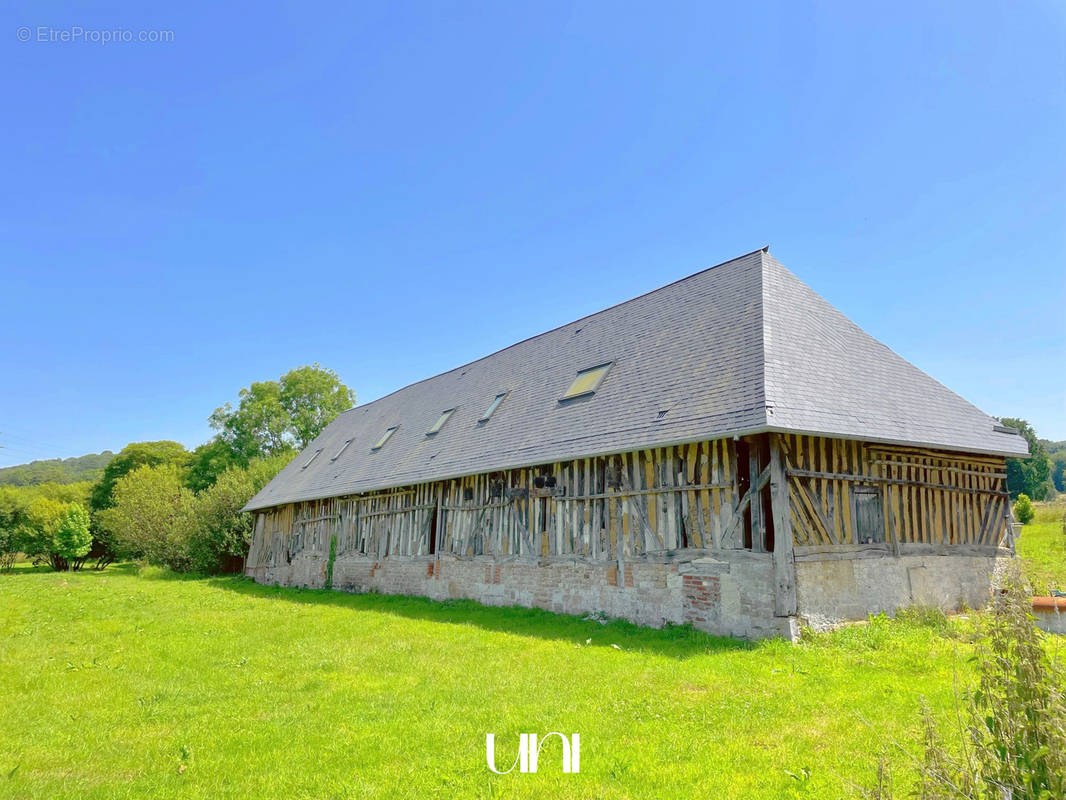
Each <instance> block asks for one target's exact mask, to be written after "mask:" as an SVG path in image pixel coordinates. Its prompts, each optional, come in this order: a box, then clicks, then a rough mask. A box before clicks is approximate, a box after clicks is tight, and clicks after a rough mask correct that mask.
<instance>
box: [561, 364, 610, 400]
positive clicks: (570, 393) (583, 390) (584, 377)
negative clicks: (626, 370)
mask: <svg viewBox="0 0 1066 800" xmlns="http://www.w3.org/2000/svg"><path fill="white" fill-rule="evenodd" d="M612 363H613V362H611V361H608V362H607V363H606V364H600V365H599V366H596V367H589V368H588V369H583V370H581V371H579V372H578V373H577V377H576V378H574V382H573V383H571V384H570V388H569V389H567V390H566V394H564V395H563V397H562V399H563V400H572V399H573V398H575V397H584V396H585V395H588V394H594V393H595V392H596V390H597V389H598V388H600V384H601V383H603V379H604V378H605V377H606V375H607V371H608V370H610V368H611V364H612Z"/></svg>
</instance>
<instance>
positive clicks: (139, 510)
mask: <svg viewBox="0 0 1066 800" xmlns="http://www.w3.org/2000/svg"><path fill="white" fill-rule="evenodd" d="M112 502H113V505H112V506H111V508H108V509H104V510H103V511H100V512H99V513H98V514H97V520H98V524H99V525H100V526H101V527H102V528H104V529H105V530H106V531H107V532H108V533H109V534H110V536H111V538H112V541H113V543H114V547H115V549H116V551H117V552H118V553H120V554H122V555H125V556H129V557H132V558H144V559H146V560H148V561H149V562H151V563H153V564H158V565H160V566H165V567H169V568H170V569H174V570H185V569H188V568H189V567H190V566H191V563H190V559H189V541H190V539H191V538H192V535H193V532H194V529H195V524H196V518H195V496H194V495H193V493H192V492H190V491H189V490H188V489H186V488H185V486H184V485H183V481H182V475H181V473H180V471H179V469H178V467H177V466H175V465H174V464H164V465H161V466H156V467H151V466H144V467H139V468H137V469H135V470H133V471H132V472H130V473H129V474H127V475H123V476H122V477H121V478H119V479H118V480H117V481H116V482H115V488H114V493H113V496H112Z"/></svg>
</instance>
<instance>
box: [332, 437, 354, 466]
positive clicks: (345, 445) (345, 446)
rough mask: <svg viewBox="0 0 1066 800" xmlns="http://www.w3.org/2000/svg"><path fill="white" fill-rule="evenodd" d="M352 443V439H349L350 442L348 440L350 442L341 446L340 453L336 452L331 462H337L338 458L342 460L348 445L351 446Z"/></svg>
mask: <svg viewBox="0 0 1066 800" xmlns="http://www.w3.org/2000/svg"><path fill="white" fill-rule="evenodd" d="M351 443H352V440H351V439H349V440H348V441H346V442H345V443H344V444H342V445H341V449H340V450H338V451H337V452H336V453H335V454H334V456H333V458H331V459H330V461H336V460H337V459H338V458H340V457H341V453H343V452H344V451H345V450H347V449H348V445H350V444H351Z"/></svg>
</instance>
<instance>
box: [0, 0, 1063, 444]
mask: <svg viewBox="0 0 1066 800" xmlns="http://www.w3.org/2000/svg"><path fill="white" fill-rule="evenodd" d="M22 26H25V27H27V28H28V29H29V30H30V32H31V41H28V42H21V41H19V39H18V36H19V34H18V29H19V28H20V27H22ZM77 27H80V28H81V29H83V30H86V31H89V30H108V31H113V30H116V29H118V30H129V31H133V32H134V35H136V32H137V31H140V30H165V31H172V32H173V34H172V39H173V41H170V42H164V43H140V42H129V43H126V42H111V43H106V44H105V43H99V42H86V41H68V42H63V41H38V40H37V38H38V36H39V35H40V34H39V29H41V28H43V29H45V33H44V36H45V38H48V37H50V36H61V35H63V32H69V31H71V30H72V29H75V28H77ZM71 35H73V34H71ZM83 36H84V34H83ZM0 42H2V45H0V68H2V69H3V74H4V76H5V80H4V81H3V88H2V90H0V91H2V92H3V106H2V107H3V115H4V124H3V125H2V126H0V153H2V154H3V155H2V158H3V176H4V180H3V186H4V191H3V192H2V194H0V270H2V273H0V295H2V297H3V305H2V308H3V329H4V331H5V333H6V346H5V347H4V348H3V355H2V356H0V370H2V371H0V374H2V375H3V386H2V390H0V444H3V445H4V446H5V448H6V449H4V450H0V464H11V463H19V462H22V461H27V460H29V459H31V458H47V457H59V456H73V455H79V454H82V453H86V452H95V451H99V450H102V449H105V448H109V449H112V450H118V449H119V448H121V447H122V446H123V445H125V444H126V443H127V442H130V441H139V440H145V439H176V440H178V441H180V442H183V443H185V444H186V445H188V446H190V447H191V446H194V445H196V444H198V443H200V442H202V441H204V440H206V439H207V438H208V437H209V436H210V434H211V431H210V429H209V428H208V425H207V421H206V420H207V416H208V414H210V413H211V411H212V410H213V409H214V408H215V407H216V406H219V405H221V404H222V403H223V402H225V401H226V400H232V399H235V397H236V395H237V392H238V390H239V389H240V388H241V387H242V386H246V385H248V384H249V383H250V382H251V381H254V380H263V379H272V378H276V377H278V376H279V375H280V374H281V373H283V372H285V371H286V370H287V369H289V368H291V367H294V366H297V365H300V364H306V363H311V362H315V361H318V362H321V363H322V364H323V365H326V366H329V367H331V368H333V369H335V370H337V372H338V373H339V374H340V375H341V377H342V379H343V380H345V382H347V383H348V384H349V385H350V386H351V387H352V388H354V389H355V390H356V392H357V394H358V397H359V400H360V401H361V402H363V401H368V400H372V399H374V398H376V397H379V396H381V395H382V394H385V393H388V392H389V391H392V390H394V389H396V388H399V387H401V386H403V385H405V384H407V383H409V382H411V381H414V380H417V379H419V378H422V377H426V376H428V375H430V374H434V373H437V372H440V371H443V370H445V369H448V368H451V367H453V366H456V365H458V364H460V363H463V362H466V361H469V360H471V359H474V358H476V357H478V356H481V355H483V354H485V353H488V352H491V351H493V350H496V349H498V348H500V347H503V346H506V345H508V344H510V343H512V342H514V341H516V340H519V339H522V338H524V337H527V336H530V335H532V334H536V333H538V332H541V331H543V330H546V329H548V328H551V327H553V326H556V325H558V324H561V323H564V322H566V321H568V320H571V319H574V318H576V317H579V316H582V315H584V314H586V313H589V312H592V311H596V310H598V309H600V308H603V307H605V306H608V305H610V304H613V303H615V302H618V301H621V300H624V299H626V298H629V297H631V296H634V295H636V294H639V293H641V292H644V291H647V290H649V289H652V288H654V287H656V286H659V285H662V284H664V283H668V282H670V281H672V280H675V279H677V278H679V277H682V276H684V275H687V274H690V273H692V272H695V271H697V270H699V269H701V268H703V267H706V266H709V265H711V264H715V263H718V262H720V261H723V260H726V259H729V258H731V257H733V256H736V255H739V254H741V253H744V252H748V251H751V250H754V249H755V248H757V247H761V246H763V245H765V244H769V245H770V247H771V252H772V253H774V255H775V256H776V257H777V258H778V259H780V260H781V261H782V262H783V263H784V264H785V265H786V266H788V267H789V268H790V269H792V270H793V271H794V272H796V273H797V274H798V275H799V276H800V277H801V278H803V279H804V280H805V281H807V282H808V283H809V284H810V285H812V286H813V287H814V288H815V289H816V290H817V291H818V292H820V293H821V294H822V295H823V296H824V297H826V298H827V299H828V300H829V301H830V302H832V303H834V304H835V305H836V306H838V307H839V308H840V309H841V310H843V311H844V312H845V313H846V314H847V315H849V316H850V317H851V318H852V319H854V320H855V321H856V322H858V323H859V324H860V325H861V326H863V327H864V328H866V330H868V331H869V332H870V333H872V334H873V335H875V336H876V337H878V338H880V339H881V340H882V341H884V342H885V343H887V344H888V345H890V346H891V347H892V348H893V349H895V350H896V351H897V352H899V353H901V354H902V355H903V356H905V357H906V358H908V359H910V360H911V361H913V362H914V363H915V364H917V365H918V366H919V367H921V368H923V369H925V370H926V371H927V372H929V373H930V374H932V375H933V376H934V377H936V378H938V379H939V380H941V381H942V382H944V383H945V384H946V385H948V386H949V387H951V388H952V389H954V390H955V391H957V392H959V393H960V394H962V395H963V396H964V397H966V398H967V399H969V400H971V401H972V402H974V403H976V404H977V405H978V406H979V407H981V408H982V409H984V410H985V411H987V412H989V413H991V414H995V415H1009V416H1023V417H1027V418H1028V419H1029V420H1030V421H1031V422H1033V424H1034V425H1035V426H1036V428H1037V430H1038V432H1039V433H1040V434H1041V435H1044V436H1047V437H1050V438H1055V439H1066V406H1064V403H1066V401H1064V384H1066V377H1064V376H1066V369H1064V367H1066V347H1064V337H1066V333H1064V331H1066V327H1064V317H1066V314H1064V309H1066V271H1064V258H1063V256H1064V253H1066V247H1064V246H1066V147H1064V142H1066V6H1063V5H1062V4H1061V3H1059V2H1053V0H1046V1H1045V2H1027V3H1018V4H1005V3H998V2H997V3H974V2H965V3H963V2H958V3H921V4H915V5H911V6H907V5H905V4H900V3H837V4H822V3H816V4H809V3H799V2H785V3H780V4H773V3H769V4H759V5H750V4H739V3H731V4H718V5H714V4H709V3H692V4H686V3H666V4H662V3H655V4H652V3H645V4H630V3H617V2H611V3H579V4H572V3H553V2H537V3H526V4H514V3H491V4H490V3H480V4H475V3H442V2H435V3H421V4H411V3H397V2H388V3H358V4H349V3H337V4H322V5H312V4H308V3H288V4H280V5H273V4H270V3H256V4H246V5H241V4H228V3H217V2H211V3H198V2H189V3H183V4H181V5H180V7H178V6H173V7H171V8H164V7H163V6H162V4H133V3H129V4H98V3H97V4H93V5H92V6H91V7H90V6H88V5H81V4H60V3H49V2H32V3H31V2H15V3H10V4H6V7H5V10H3V11H0Z"/></svg>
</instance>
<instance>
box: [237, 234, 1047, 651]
mask: <svg viewBox="0 0 1066 800" xmlns="http://www.w3.org/2000/svg"><path fill="white" fill-rule="evenodd" d="M1026 453H1027V449H1026V443H1025V440H1024V439H1023V438H1022V437H1021V436H1019V435H1018V434H1017V432H1016V431H1014V430H1013V429H1011V428H1007V427H1004V426H1002V425H1000V424H999V423H998V422H997V421H996V420H995V419H993V418H992V417H990V416H988V415H987V414H985V413H983V412H981V411H980V410H979V409H977V408H975V407H974V406H972V405H971V404H970V403H968V402H966V401H965V400H963V399H962V398H961V397H959V396H958V395H956V394H954V393H952V392H951V391H950V390H948V389H947V388H945V387H944V386H943V385H941V384H940V383H938V382H937V381H935V380H934V379H932V378H931V377H929V376H928V375H926V374H925V373H923V372H922V371H921V370H919V369H918V368H917V367H915V366H913V365H912V364H910V363H908V362H907V361H905V360H904V359H902V358H901V357H900V356H898V355H896V354H895V353H894V352H892V351H891V350H890V349H889V348H888V347H886V346H885V345H883V344H881V343H880V342H878V341H876V340H875V339H873V338H872V337H871V336H869V335H868V334H867V333H865V332H864V331H863V330H861V329H860V328H859V327H858V326H857V325H855V324H854V323H852V322H851V321H850V320H848V319H847V318H846V317H845V316H844V315H843V314H841V313H840V312H839V311H837V310H836V309H835V308H833V307H832V306H831V305H830V304H829V303H827V302H826V301H825V300H823V299H822V298H821V297H820V296H818V295H817V294H816V293H815V292H814V291H813V290H812V289H810V288H809V287H808V286H807V285H806V284H804V283H803V282H802V281H800V280H799V279H798V278H797V277H796V276H795V275H793V274H792V273H791V272H789V271H788V270H787V269H785V268H784V267H783V266H782V265H781V264H780V263H779V262H778V261H777V260H776V259H774V258H773V257H772V256H771V255H770V254H769V253H768V251H767V249H765V248H764V249H761V250H757V251H755V252H753V253H749V254H747V255H744V256H741V257H739V258H736V259H733V260H731V261H727V262H725V263H722V264H719V265H717V266H714V267H711V268H710V269H707V270H704V271H702V272H699V273H697V274H695V275H691V276H689V277H687V278H684V279H682V280H679V281H677V282H675V283H672V284H670V285H668V286H664V287H662V288H660V289H656V290H655V291H652V292H649V293H648V294H645V295H642V296H640V297H637V298H634V299H633V300H629V301H627V302H624V303H621V304H619V305H616V306H613V307H611V308H608V309H606V310H604V311H600V312H598V313H596V314H592V315H590V316H588V317H585V318H583V319H580V320H577V321H575V322H572V323H570V324H567V325H563V326H561V327H559V328H556V329H554V330H551V331H548V332H547V333H543V334H541V335H539V336H534V337H533V338H530V339H527V340H525V341H522V342H519V343H518V344H515V345H512V346H511V347H508V348H505V349H504V350H501V351H499V352H496V353H493V354H492V355H489V356H486V357H484V358H482V359H479V360H477V361H474V362H472V363H470V364H467V365H465V366H462V367H458V368H456V369H453V370H450V371H448V372H445V373H443V374H441V375H437V376H435V377H432V378H428V379H426V380H423V381H420V382H418V383H415V384H412V385H411V386H407V387H406V388H403V389H400V390H399V391H397V392H394V393H393V394H390V395H388V396H386V397H383V398H381V399H379V400H375V401H373V402H371V403H367V404H365V405H361V406H356V407H355V408H353V409H351V410H349V411H347V412H345V413H343V414H341V415H340V416H339V417H338V418H337V419H336V420H334V421H333V422H332V423H331V424H330V425H329V426H327V428H326V429H325V430H324V431H323V432H322V434H321V435H319V436H318V437H317V438H316V439H315V440H314V441H313V442H312V443H311V444H310V445H309V446H308V447H307V448H306V449H305V450H304V451H303V452H302V453H300V455H299V456H297V457H296V458H295V459H294V460H293V461H292V463H290V464H289V465H288V466H286V467H285V469H283V470H282V471H281V472H280V473H279V474H278V476H277V477H276V478H275V479H274V480H273V481H271V482H270V483H269V484H268V485H267V486H266V487H265V488H264V489H263V490H262V491H261V492H259V493H258V494H257V495H256V496H255V497H254V498H252V500H251V501H249V503H248V504H247V506H246V510H249V511H253V512H255V514H256V521H255V528H254V536H253V541H252V544H251V549H250V552H249V554H248V559H247V563H246V572H247V574H248V575H250V576H253V577H254V578H255V579H256V580H258V581H261V582H266V583H276V584H282V585H297V586H311V587H323V586H331V587H332V588H334V589H339V590H345V591H357V592H362V591H379V592H386V593H403V594H411V595H424V596H428V597H432V598H438V599H444V598H455V597H465V598H472V599H474V600H478V601H481V602H483V603H488V604H496V605H525V606H536V607H541V608H546V609H551V610H554V611H560V612H566V613H575V614H586V613H603V614H606V615H607V616H613V617H623V618H627V619H630V620H633V621H635V622H638V623H642V624H649V625H661V624H663V623H666V622H670V623H691V624H693V625H694V626H695V627H697V628H700V629H703V630H707V631H710V632H713V633H720V634H732V635H740V636H770V635H784V636H789V637H794V636H795V635H796V633H797V630H798V625H799V623H801V622H806V623H808V624H811V625H813V626H815V627H820V626H825V625H828V624H832V623H834V622H837V621H842V620H848V619H859V618H863V617H865V616H866V615H867V614H869V613H877V612H881V611H886V612H889V613H891V612H893V611H894V610H895V609H897V608H899V607H902V606H906V605H911V604H933V605H938V606H941V607H944V608H953V607H957V606H960V605H963V604H965V605H969V606H980V605H982V604H983V603H984V602H985V600H986V599H987V597H988V595H989V591H990V588H991V586H992V584H993V581H994V579H995V574H996V572H997V569H998V567H999V566H1000V565H1001V563H1002V560H1003V559H1005V558H1010V557H1011V556H1012V555H1013V547H1014V544H1013V540H1012V534H1011V531H1012V527H1011V522H1012V517H1011V511H1010V503H1009V501H1008V497H1007V494H1006V486H1005V458H1007V457H1011V456H1023V455H1025V454H1026Z"/></svg>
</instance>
